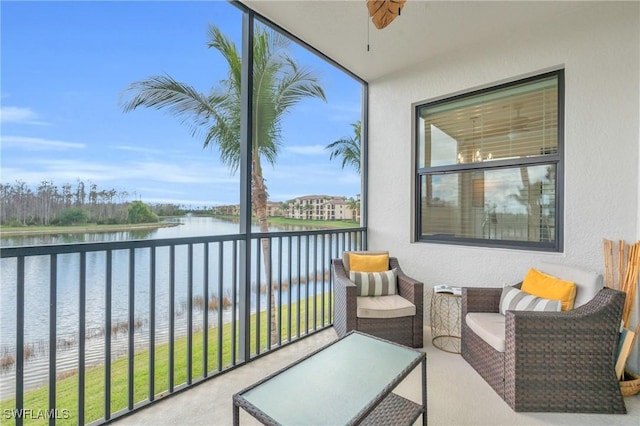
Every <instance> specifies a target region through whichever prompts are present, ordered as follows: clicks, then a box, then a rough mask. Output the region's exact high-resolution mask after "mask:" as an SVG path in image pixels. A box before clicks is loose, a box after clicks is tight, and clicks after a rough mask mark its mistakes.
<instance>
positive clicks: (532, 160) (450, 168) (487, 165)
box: [412, 69, 565, 252]
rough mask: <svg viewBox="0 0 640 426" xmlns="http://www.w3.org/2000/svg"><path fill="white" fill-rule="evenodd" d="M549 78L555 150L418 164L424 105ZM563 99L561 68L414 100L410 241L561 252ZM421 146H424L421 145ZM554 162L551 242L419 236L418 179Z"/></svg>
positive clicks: (420, 234)
mask: <svg viewBox="0 0 640 426" xmlns="http://www.w3.org/2000/svg"><path fill="white" fill-rule="evenodd" d="M550 77H555V78H557V82H558V86H557V90H558V96H557V108H558V117H557V120H558V121H557V123H558V124H557V129H556V131H557V144H558V146H557V152H556V153H554V154H542V155H539V156H532V157H520V158H509V159H500V160H492V161H489V162H477V163H472V162H470V163H459V164H450V165H442V166H431V167H420V153H421V152H423V151H422V150H421V141H420V128H419V126H420V110H421V109H422V108H425V107H434V106H438V105H442V104H446V103H450V102H456V101H459V100H461V99H465V98H469V97H472V96H477V95H482V94H486V93H491V92H495V91H498V90H503V89H507V88H509V87H512V86H516V85H521V84H526V83H532V82H535V81H539V80H543V79H547V78H550ZM564 99H565V82H564V69H557V70H554V71H549V72H545V73H542V74H536V75H533V76H530V77H526V78H519V79H515V80H513V81H509V82H506V83H501V84H495V85H491V86H488V87H485V88H482V89H477V90H471V91H468V92H464V93H459V94H455V95H452V96H445V97H443V98H441V99H437V100H432V101H427V102H418V103H415V104H414V105H413V106H412V110H413V120H412V121H413V140H414V143H413V170H414V183H413V185H414V195H413V198H414V200H413V201H414V203H413V209H412V210H413V214H414V220H413V228H414V229H413V236H414V237H413V241H414V242H419V243H435V244H449V245H464V246H475V247H487V248H506V249H516V250H533V251H546V252H562V251H563V250H564ZM423 148H424V147H423ZM542 165H555V167H556V176H555V188H554V189H555V218H554V234H553V235H554V239H553V241H551V242H546V241H539V242H532V241H516V240H498V239H490V238H469V237H452V236H446V235H423V233H422V213H423V210H422V206H423V203H422V201H423V200H422V194H421V190H422V179H423V178H425V177H428V176H437V175H443V174H451V173H461V172H470V171H491V170H498V169H509V168H515V167H522V166H527V167H530V166H542Z"/></svg>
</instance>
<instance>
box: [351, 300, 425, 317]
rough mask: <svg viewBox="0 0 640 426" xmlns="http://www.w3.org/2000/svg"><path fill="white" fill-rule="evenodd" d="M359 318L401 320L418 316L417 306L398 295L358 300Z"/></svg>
mask: <svg viewBox="0 0 640 426" xmlns="http://www.w3.org/2000/svg"><path fill="white" fill-rule="evenodd" d="M356 303H357V306H358V309H357V310H356V316H357V317H358V318H400V317H410V316H414V315H415V314H416V305H414V304H413V303H411V302H409V301H408V300H407V299H405V298H404V297H402V296H399V295H397V294H395V295H392V296H368V297H367V296H365V297H358V298H357V302H356Z"/></svg>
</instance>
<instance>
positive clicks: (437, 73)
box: [368, 2, 640, 318]
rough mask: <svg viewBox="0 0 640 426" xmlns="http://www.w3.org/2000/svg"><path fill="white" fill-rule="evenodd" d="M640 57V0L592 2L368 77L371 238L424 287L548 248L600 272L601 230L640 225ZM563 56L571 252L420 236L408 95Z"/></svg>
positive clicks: (507, 269) (496, 272)
mask: <svg viewBox="0 0 640 426" xmlns="http://www.w3.org/2000/svg"><path fill="white" fill-rule="evenodd" d="M434 36H435V37H437V34H434ZM639 63H640V4H638V3H635V2H634V3H631V2H629V3H608V4H602V3H598V4H596V3H594V4H593V7H592V8H591V9H590V10H589V11H588V12H583V13H582V14H579V15H576V14H573V15H565V16H557V17H550V18H549V20H548V21H547V22H545V23H543V24H541V25H539V26H537V27H532V28H520V29H518V31H516V32H513V33H511V34H506V35H505V36H503V37H501V38H500V39H499V40H473V38H472V37H470V44H469V47H468V48H465V49H464V50H462V51H455V52H450V53H448V54H447V55H446V56H442V57H440V58H437V60H432V61H429V63H425V64H422V65H420V66H418V67H415V68H413V69H409V70H406V71H404V72H403V73H401V74H394V75H392V76H386V77H385V78H382V79H379V80H377V81H373V82H370V85H369V90H370V93H369V94H370V115H369V146H370V148H369V204H368V207H369V248H370V249H388V250H390V252H391V253H392V254H393V255H395V256H398V257H399V258H400V260H401V265H402V266H403V269H405V270H406V272H408V273H409V274H410V275H413V276H415V277H416V278H418V279H421V280H422V281H424V282H425V285H426V287H427V289H429V288H430V287H432V286H433V285H436V284H442V283H446V284H451V285H465V286H470V285H481V286H502V285H503V284H506V283H515V282H517V281H519V280H521V279H522V277H523V276H524V274H525V273H526V272H527V270H528V268H529V267H531V266H532V265H535V264H536V262H538V261H541V260H544V261H554V262H560V263H567V264H572V265H578V266H582V267H585V268H590V269H593V270H596V271H600V272H602V271H603V270H604V261H603V255H602V252H603V251H602V239H603V238H608V239H612V240H618V239H625V240H627V241H629V242H633V241H635V240H636V239H637V238H639V237H640V224H639V222H640V219H639V217H640V215H639V208H640V200H639V199H638V192H639V191H638V188H639V176H638V174H639V169H640V161H639V156H638V152H639V147H640V133H639V116H640V107H639V93H640V78H639V75H640V66H639ZM557 68H564V70H565V87H566V90H565V194H564V203H565V205H564V250H563V252H562V253H541V252H535V251H521V250H501V249H487V248H477V247H476V248H474V247H463V246H455V245H442V244H425V243H412V242H411V239H412V222H411V217H412V207H411V206H412V196H413V195H412V179H413V175H412V161H413V160H412V153H411V151H412V144H413V140H412V134H411V126H412V121H411V120H412V108H411V105H412V104H413V103H416V102H423V101H428V100H432V99H437V98H442V97H446V96H448V95H450V94H454V93H459V92H464V91H468V90H471V89H476V88H481V87H487V86H492V85H495V84H496V83H499V82H504V81H509V80H513V79H516V78H519V77H523V76H528V75H533V74H538V73H540V72H543V71H546V70H550V69H557ZM427 293H428V291H427ZM426 318H428V316H427V317H426Z"/></svg>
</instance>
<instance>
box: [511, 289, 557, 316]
mask: <svg viewBox="0 0 640 426" xmlns="http://www.w3.org/2000/svg"><path fill="white" fill-rule="evenodd" d="M561 308H562V302H561V301H560V300H550V299H543V298H542V297H538V296H534V295H533V294H529V293H525V292H524V291H522V290H518V289H517V288H514V287H509V286H507V287H505V288H503V289H502V295H501V296H500V313H501V314H502V315H506V313H507V311H540V312H545V311H546V312H560V309H561Z"/></svg>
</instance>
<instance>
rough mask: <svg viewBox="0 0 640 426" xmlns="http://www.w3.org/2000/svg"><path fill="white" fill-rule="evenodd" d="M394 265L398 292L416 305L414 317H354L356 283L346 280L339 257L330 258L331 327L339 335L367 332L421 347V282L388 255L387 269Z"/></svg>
mask: <svg viewBox="0 0 640 426" xmlns="http://www.w3.org/2000/svg"><path fill="white" fill-rule="evenodd" d="M392 268H396V270H397V275H398V293H399V294H400V296H402V297H404V298H405V299H407V300H408V301H410V302H411V303H413V304H414V305H415V307H416V314H415V315H414V316H407V317H399V318H384V319H381V318H358V316H357V314H356V311H357V299H358V297H357V292H356V284H355V283H354V282H353V281H351V280H350V279H349V276H348V275H347V274H348V272H347V271H346V270H345V266H344V262H343V260H342V259H334V260H333V262H332V273H333V278H334V298H335V304H334V310H335V311H334V324H333V325H334V327H335V329H336V332H337V333H338V336H340V337H342V336H344V335H345V334H347V333H348V332H350V331H352V330H358V331H361V332H363V333H367V334H371V335H373V336H377V337H380V338H383V339H387V340H390V341H393V342H396V343H400V344H403V345H406V346H410V347H415V348H421V347H422V346H423V323H422V322H423V316H424V314H423V301H422V294H423V284H422V283H421V282H419V281H417V280H414V279H413V278H410V277H408V276H407V275H405V274H404V273H403V272H402V269H400V265H399V264H398V259H397V258H395V257H390V258H389V269H392Z"/></svg>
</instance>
